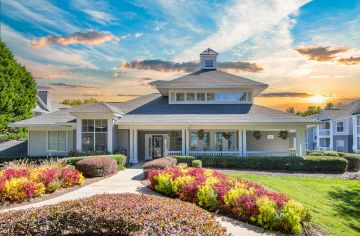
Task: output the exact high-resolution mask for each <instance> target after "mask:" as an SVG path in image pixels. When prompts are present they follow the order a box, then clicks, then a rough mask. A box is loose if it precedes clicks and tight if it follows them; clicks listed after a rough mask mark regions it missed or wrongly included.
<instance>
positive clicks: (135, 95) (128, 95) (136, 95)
mask: <svg viewBox="0 0 360 236" xmlns="http://www.w3.org/2000/svg"><path fill="white" fill-rule="evenodd" d="M116 96H119V97H140V96H143V95H139V94H126V93H119V94H117V95H116Z"/></svg>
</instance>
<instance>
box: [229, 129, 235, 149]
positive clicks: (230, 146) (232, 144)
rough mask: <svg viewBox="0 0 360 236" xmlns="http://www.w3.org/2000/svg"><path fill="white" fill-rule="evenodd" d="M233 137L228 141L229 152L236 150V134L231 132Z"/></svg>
mask: <svg viewBox="0 0 360 236" xmlns="http://www.w3.org/2000/svg"><path fill="white" fill-rule="evenodd" d="M230 134H231V136H230V139H229V140H228V150H235V134H234V132H230Z"/></svg>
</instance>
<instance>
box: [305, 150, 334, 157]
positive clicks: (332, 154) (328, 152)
mask: <svg viewBox="0 0 360 236" xmlns="http://www.w3.org/2000/svg"><path fill="white" fill-rule="evenodd" d="M309 156H310V155H309ZM324 156H329V157H338V156H339V153H338V152H336V151H324Z"/></svg>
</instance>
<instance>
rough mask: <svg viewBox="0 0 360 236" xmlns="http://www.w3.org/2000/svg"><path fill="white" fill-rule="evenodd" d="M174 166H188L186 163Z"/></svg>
mask: <svg viewBox="0 0 360 236" xmlns="http://www.w3.org/2000/svg"><path fill="white" fill-rule="evenodd" d="M176 166H179V167H188V164H187V163H178V164H177V165H176Z"/></svg>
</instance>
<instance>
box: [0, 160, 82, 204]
mask: <svg viewBox="0 0 360 236" xmlns="http://www.w3.org/2000/svg"><path fill="white" fill-rule="evenodd" d="M83 181H84V177H83V176H82V174H81V173H80V172H79V171H78V170H74V169H69V168H66V167H51V166H43V167H23V166H19V167H9V168H5V169H4V170H2V171H0V201H12V202H15V201H23V200H26V199H29V198H32V197H36V196H39V195H42V194H44V193H49V192H54V191H56V190H57V189H59V188H67V187H71V186H73V185H78V184H82V183H83Z"/></svg>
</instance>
